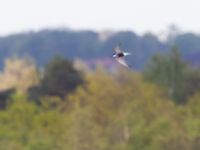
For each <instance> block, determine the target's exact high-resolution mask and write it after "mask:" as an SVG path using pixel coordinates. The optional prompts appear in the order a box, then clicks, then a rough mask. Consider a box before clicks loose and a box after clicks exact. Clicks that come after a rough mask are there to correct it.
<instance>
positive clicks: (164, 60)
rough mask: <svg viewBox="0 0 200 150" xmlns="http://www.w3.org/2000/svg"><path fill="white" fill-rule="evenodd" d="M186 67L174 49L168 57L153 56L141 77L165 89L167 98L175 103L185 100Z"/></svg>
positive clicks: (174, 48)
mask: <svg viewBox="0 0 200 150" xmlns="http://www.w3.org/2000/svg"><path fill="white" fill-rule="evenodd" d="M187 70H188V67H187V65H186V63H185V62H184V61H183V60H182V58H181V55H180V53H179V51H178V49H177V48H176V47H173V48H172V51H171V53H170V54H169V55H166V56H164V55H155V56H154V57H153V58H152V59H151V61H150V62H149V64H148V65H147V66H146V68H145V70H144V72H143V75H144V77H145V79H147V80H149V81H153V82H155V83H156V84H158V85H160V86H163V87H165V88H166V89H167V90H168V93H169V96H170V97H171V98H172V99H174V100H175V101H176V102H177V103H183V102H184V101H185V100H186V95H187V91H186V90H185V89H186V83H185V79H186V73H187Z"/></svg>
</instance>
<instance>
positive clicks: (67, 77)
mask: <svg viewBox="0 0 200 150" xmlns="http://www.w3.org/2000/svg"><path fill="white" fill-rule="evenodd" d="M82 83H83V78H82V76H81V74H80V73H79V72H78V71H77V70H75V69H74V68H73V64H72V63H71V62H69V61H67V60H65V59H63V58H61V57H55V58H54V59H53V60H52V61H51V62H50V63H49V64H47V66H46V67H45V71H44V77H43V79H42V81H41V84H40V90H41V92H42V94H43V95H50V96H59V97H62V98H63V97H64V96H66V95H67V94H68V93H70V92H72V91H73V90H75V89H76V87H77V86H78V85H80V84H82Z"/></svg>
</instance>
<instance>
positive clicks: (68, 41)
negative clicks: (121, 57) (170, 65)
mask: <svg viewBox="0 0 200 150" xmlns="http://www.w3.org/2000/svg"><path fill="white" fill-rule="evenodd" d="M118 43H121V44H122V48H123V49H125V50H127V51H129V52H131V53H132V54H133V55H132V56H130V57H128V62H129V63H130V65H131V66H134V67H135V68H136V69H139V70H141V69H143V67H144V65H145V64H146V63H147V62H148V60H149V59H150V58H151V57H152V55H153V54H155V53H166V52H169V51H170V49H171V46H172V45H177V46H178V47H179V48H180V51H181V53H182V54H183V57H184V59H186V60H188V61H190V62H191V63H192V64H194V65H197V66H198V65H199V64H200V62H199V60H200V59H199V57H200V49H199V47H200V36H199V35H195V34H192V33H184V34H183V33H182V34H181V33H180V34H178V35H176V36H174V37H172V36H169V37H168V38H167V40H166V41H165V42H161V41H160V40H159V38H158V37H157V36H156V35H153V34H151V33H146V34H144V35H141V36H140V35H137V34H136V33H134V32H132V31H121V32H111V31H110V32H109V31H107V32H102V33H98V32H94V31H73V30H67V29H66V30H65V29H63V30H42V31H38V32H27V33H19V34H15V35H9V36H5V37H1V38H0V68H1V69H2V68H3V61H4V60H5V58H7V57H10V56H13V55H17V56H24V55H29V56H31V57H32V58H33V59H34V60H35V61H36V63H37V65H38V66H40V67H43V66H44V65H45V64H46V63H48V62H49V61H50V60H51V58H53V57H54V56H55V55H61V56H63V57H65V58H68V59H71V60H72V59H74V58H79V59H82V60H84V61H85V62H86V63H88V64H89V63H90V62H91V61H95V60H97V59H98V60H99V59H100V60H101V61H102V62H103V61H105V59H110V58H111V56H112V53H113V52H112V48H113V47H114V46H116V45H117V44H118Z"/></svg>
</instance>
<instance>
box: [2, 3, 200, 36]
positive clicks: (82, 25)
mask: <svg viewBox="0 0 200 150" xmlns="http://www.w3.org/2000/svg"><path fill="white" fill-rule="evenodd" d="M199 15H200V0H0V35H7V34H11V33H16V32H21V31H29V30H40V29H45V28H57V27H66V28H70V29H74V30H82V29H91V30H97V31H103V30H114V31H118V30H132V31H134V32H136V33H139V34H142V33H145V32H147V31H150V32H153V33H159V32H160V31H162V30H164V29H166V28H167V26H169V25H171V24H175V25H177V26H179V27H180V28H181V29H182V30H184V31H193V32H197V33H200V19H199V18H200V17H199Z"/></svg>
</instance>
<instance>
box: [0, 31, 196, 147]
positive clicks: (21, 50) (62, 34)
mask: <svg viewBox="0 0 200 150" xmlns="http://www.w3.org/2000/svg"><path fill="white" fill-rule="evenodd" d="M102 36H103V35H101V36H100V35H99V33H95V32H91V31H81V32H74V31H47V30H46V31H40V32H32V33H24V34H17V35H10V36H7V37H2V38H1V39H0V57H1V61H2V62H1V63H2V64H1V71H0V82H1V84H0V149H2V150H67V149H72V150H199V149H200V119H199V118H200V109H199V108H200V69H199V68H198V67H196V66H198V65H199V64H198V61H197V60H198V59H197V58H198V55H197V54H198V53H199V52H200V51H199V49H198V48H200V45H199V43H200V42H198V41H199V40H200V39H199V37H198V36H197V35H194V34H182V35H178V36H176V37H173V38H170V39H168V41H166V42H161V41H159V40H158V38H156V36H154V35H152V34H146V35H143V36H138V35H136V34H134V33H133V32H117V33H114V34H113V33H112V34H109V36H108V35H106V37H105V35H104V36H103V37H102ZM118 42H121V43H123V45H122V47H123V48H124V49H127V50H130V51H131V52H132V53H134V54H135V55H133V56H132V57H131V58H129V59H127V60H128V61H129V63H131V64H133V66H136V68H137V69H140V71H135V70H131V69H128V68H123V67H122V66H118V65H117V66H116V69H115V70H114V71H108V70H107V68H105V67H104V66H103V65H102V64H97V65H96V67H94V68H93V69H91V68H88V66H87V61H88V60H90V59H97V60H101V59H102V60H105V59H104V58H107V57H110V56H112V48H113V46H115V45H116V43H118ZM78 58H79V59H81V60H79V62H77V61H76V59H78ZM133 58H136V59H133ZM83 62H84V63H83ZM100 62H101V61H100ZM115 63H116V62H115ZM41 67H42V69H41Z"/></svg>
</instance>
